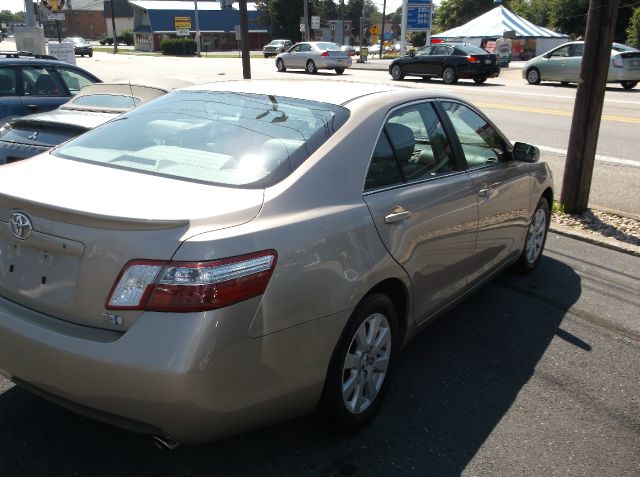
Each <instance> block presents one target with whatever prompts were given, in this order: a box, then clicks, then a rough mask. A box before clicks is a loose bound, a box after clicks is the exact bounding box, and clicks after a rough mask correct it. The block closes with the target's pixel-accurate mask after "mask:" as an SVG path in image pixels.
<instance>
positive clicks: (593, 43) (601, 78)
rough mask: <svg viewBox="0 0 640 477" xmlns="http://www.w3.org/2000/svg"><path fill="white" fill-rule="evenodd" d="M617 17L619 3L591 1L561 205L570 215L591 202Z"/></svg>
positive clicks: (613, 1)
mask: <svg viewBox="0 0 640 477" xmlns="http://www.w3.org/2000/svg"><path fill="white" fill-rule="evenodd" d="M617 15H618V1H617V0H591V2H590V4H589V16H588V17H587V31H586V33H585V38H584V49H583V53H582V66H581V68H580V78H579V80H578V90H577V92H576V102H575V106H574V109H573V121H572V122H571V133H570V135H569V147H568V151H567V161H566V164H565V169H564V177H563V180H562V194H561V196H560V202H561V203H562V205H563V206H564V210H565V212H567V213H569V214H580V213H582V212H584V211H585V210H586V208H587V203H588V202H589V191H590V189H591V178H592V176H593V164H594V161H595V156H596V146H597V145H598V134H599V132H600V119H601V117H602V106H603V104H604V93H605V88H606V85H607V72H608V70H609V62H610V61H611V44H612V42H613V34H614V31H615V23H616V16H617Z"/></svg>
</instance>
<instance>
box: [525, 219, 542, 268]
mask: <svg viewBox="0 0 640 477" xmlns="http://www.w3.org/2000/svg"><path fill="white" fill-rule="evenodd" d="M546 229H547V215H546V214H545V212H544V210H543V209H538V210H537V211H536V213H535V214H534V215H533V218H532V219H531V224H530V225H529V231H528V232H527V249H526V253H527V261H528V262H529V263H533V262H535V261H536V260H537V259H538V256H539V255H540V251H541V250H542V243H543V241H544V233H545V231H546Z"/></svg>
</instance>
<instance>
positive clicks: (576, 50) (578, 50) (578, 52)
mask: <svg viewBox="0 0 640 477" xmlns="http://www.w3.org/2000/svg"><path fill="white" fill-rule="evenodd" d="M582 48H583V45H573V47H572V48H571V56H579V57H582Z"/></svg>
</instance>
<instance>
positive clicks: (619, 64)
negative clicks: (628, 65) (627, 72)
mask: <svg viewBox="0 0 640 477" xmlns="http://www.w3.org/2000/svg"><path fill="white" fill-rule="evenodd" d="M613 66H615V67H616V68H623V67H624V65H623V64H622V56H621V55H617V56H614V57H613Z"/></svg>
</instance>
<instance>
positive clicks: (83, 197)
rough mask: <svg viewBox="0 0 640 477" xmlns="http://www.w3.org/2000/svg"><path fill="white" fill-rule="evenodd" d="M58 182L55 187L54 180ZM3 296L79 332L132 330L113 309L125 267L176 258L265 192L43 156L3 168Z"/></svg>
mask: <svg viewBox="0 0 640 477" xmlns="http://www.w3.org/2000/svg"><path fill="white" fill-rule="evenodd" d="M53 178H55V179H53ZM0 183H2V184H3V188H2V190H1V191H0V295H1V296H3V297H5V298H7V299H9V300H11V301H14V302H16V303H19V304H21V305H23V306H25V307H28V308H31V309H33V310H36V311H39V312H42V313H45V314H47V315H50V316H53V317H56V318H59V319H62V320H65V321H70V322H74V323H77V324H81V325H87V326H93V327H100V328H108V329H119V330H125V329H127V328H128V327H129V326H130V325H131V324H132V323H133V322H134V321H135V320H136V319H137V317H138V316H139V314H140V312H139V311H123V312H122V313H119V315H120V319H114V317H113V314H110V313H108V312H107V310H106V309H105V301H106V299H107V297H108V295H109V292H110V290H111V288H112V286H113V285H114V282H115V280H116V278H117V277H118V274H119V273H120V271H121V270H122V269H123V267H124V265H125V264H126V263H127V262H129V261H131V260H134V259H152V260H161V261H162V260H170V259H171V258H172V256H173V254H174V253H175V251H176V249H177V248H178V247H179V245H180V244H181V243H182V242H183V241H184V240H186V239H188V238H189V237H192V236H194V235H196V234H198V233H201V232H204V231H211V230H216V229H219V228H225V227H232V226H235V225H239V224H242V223H246V222H248V221H250V220H252V219H253V218H254V217H256V215H257V214H258V212H259V211H260V208H261V206H262V202H263V191H262V190H260V189H257V190H243V189H231V188H223V187H218V186H213V185H204V184H197V183H193V182H187V181H182V180H176V179H170V178H165V177H157V176H154V175H150V174H144V173H132V172H130V171H123V170H120V169H113V168H109V167H101V166H97V165H92V164H85V163H80V162H75V161H70V160H66V159H61V158H56V157H53V156H50V155H48V154H43V155H41V156H38V157H36V158H34V159H31V160H29V161H22V162H19V163H16V164H11V165H7V166H3V167H2V168H0Z"/></svg>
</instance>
